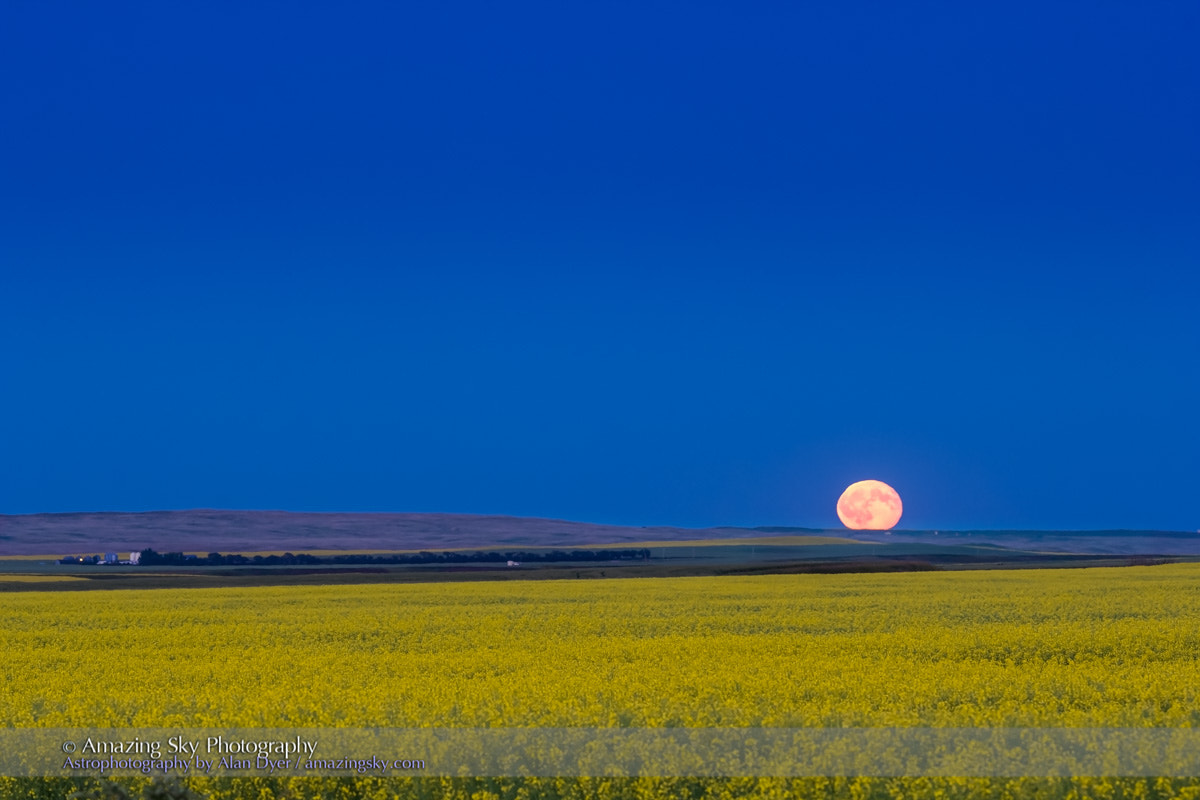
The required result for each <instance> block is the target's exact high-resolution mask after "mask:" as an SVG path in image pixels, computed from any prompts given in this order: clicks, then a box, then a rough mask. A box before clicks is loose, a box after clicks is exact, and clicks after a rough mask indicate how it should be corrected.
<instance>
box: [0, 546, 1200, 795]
mask: <svg viewBox="0 0 1200 800" xmlns="http://www.w3.org/2000/svg"><path fill="white" fill-rule="evenodd" d="M4 604H5V614H4V617H3V621H2V622H0V652H2V653H3V654H4V656H3V659H2V660H0V686H2V687H3V691H0V719H2V720H4V723H3V724H4V725H5V726H6V727H8V728H67V727H102V728H124V727H129V728H138V727H175V728H184V729H186V728H214V727H245V728H272V727H276V728H282V727H289V728H329V727H342V728H373V727H390V728H416V727H436V728H496V727H517V728H535V727H544V728H594V727H600V728H610V727H622V728H665V727H699V728H710V727H714V728H715V727H751V728H831V727H832V728H841V727H854V728H861V727H868V728H871V727H922V726H926V727H946V728H960V727H961V728H978V727H1005V728H1024V727H1081V728H1191V727H1200V705H1198V703H1197V700H1198V698H1200V662H1198V661H1197V653H1200V565H1195V564H1177V565H1164V566H1153V567H1126V568H1111V569H1075V570H1057V569H1039V570H1025V571H1022V570H1012V571H968V572H933V573H930V572H923V573H900V574H861V575H855V574H849V575H769V576H753V577H722V578H671V579H668V578H662V579H642V580H638V579H622V580H611V579H610V580H585V581H571V580H563V581H510V582H496V583H477V582H472V583H434V584H387V585H350V586H299V587H280V586H273V587H253V588H228V589H163V590H138V591H101V592H87V593H80V594H72V593H60V592H58V593H56V592H26V593H20V594H10V595H7V596H5V597H4ZM124 783H125V785H128V786H131V787H137V786H140V785H141V784H144V783H145V781H144V780H141V779H125V780H124ZM190 785H191V786H192V788H193V789H194V790H195V791H197V792H200V793H201V794H203V795H204V796H212V797H220V798H269V797H297V798H302V797H303V798H307V797H344V798H356V797H364V798H390V797H400V798H405V797H461V798H481V799H482V798H534V797H547V798H549V797H579V798H582V797H603V798H608V797H611V798H618V797H620V798H625V797H629V798H659V797H661V798H670V797H694V798H700V797H713V798H726V797H809V796H816V797H847V798H864V797H896V798H900V797H930V798H933V797H996V798H1001V797H1096V798H1116V797H1200V781H1197V780H1193V779H1191V778H1122V777H1111V778H1102V777H1085V778H1076V779H1052V778H1033V777H1031V778H1005V779H1000V778H995V779H989V778H850V777H811V778H808V777H806V778H770V777H767V778H761V779H758V778H604V779H599V778H474V779H472V778H387V779H384V778H368V777H362V778H345V779H343V778H325V779H310V778H289V779H271V778H253V779H250V778H247V779H226V780H219V779H196V780H194V781H193V782H192V783H191V784H190ZM90 787H92V783H90V782H89V781H88V780H84V779H28V778H20V779H18V778H0V794H3V795H4V796H16V797H66V796H67V795H69V794H70V793H72V792H75V791H77V790H80V789H84V790H89V788H90Z"/></svg>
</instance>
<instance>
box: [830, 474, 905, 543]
mask: <svg viewBox="0 0 1200 800" xmlns="http://www.w3.org/2000/svg"><path fill="white" fill-rule="evenodd" d="M903 513H904V506H903V504H901V502H900V495H899V494H898V493H897V492H896V490H895V489H893V488H892V487H890V486H888V485H887V484H886V483H884V482H883V481H859V482H858V483H852V484H850V485H849V486H847V487H846V491H844V492H842V496H841V497H839V498H838V502H837V515H838V519H840V520H841V521H842V524H843V525H845V526H846V527H847V528H851V529H853V530H856V531H886V530H888V529H889V528H893V527H895V525H896V523H897V522H899V521H900V515H901V514H903Z"/></svg>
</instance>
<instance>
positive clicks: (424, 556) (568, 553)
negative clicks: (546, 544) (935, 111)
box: [138, 548, 650, 567]
mask: <svg viewBox="0 0 1200 800" xmlns="http://www.w3.org/2000/svg"><path fill="white" fill-rule="evenodd" d="M649 558H650V551H649V550H648V549H646V548H639V549H634V548H630V549H627V550H608V549H605V550H534V551H530V550H515V551H503V552H502V551H499V550H488V551H477V552H450V551H444V552H441V553H433V552H425V551H422V552H420V553H389V554H384V555H355V554H346V555H336V556H314V555H309V554H308V553H284V554H283V555H281V556H243V555H240V554H238V553H224V554H222V553H209V554H208V555H207V556H193V555H184V554H183V553H159V552H157V551H155V550H151V549H146V550H143V551H142V552H141V558H140V560H139V561H138V564H139V565H141V566H171V567H240V566H260V565H261V566H294V565H295V566H299V565H312V564H489V563H492V564H494V563H501V564H504V563H507V562H509V561H517V562H519V563H522V564H524V563H538V562H547V561H615V560H626V561H628V560H646V559H649Z"/></svg>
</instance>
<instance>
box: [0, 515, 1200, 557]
mask: <svg viewBox="0 0 1200 800" xmlns="http://www.w3.org/2000/svg"><path fill="white" fill-rule="evenodd" d="M764 534H768V535H769V534H777V535H791V536H796V535H800V536H804V535H812V536H839V537H842V538H850V539H857V540H859V541H864V542H879V543H882V544H887V543H901V542H904V543H908V544H912V543H922V544H930V545H943V546H953V545H966V544H970V545H989V546H997V547H1006V548H1011V549H1017V550H1033V551H1047V552H1062V553H1093V554H1114V555H1143V554H1156V555H1200V533H1193V532H1190V531H1127V530H1101V531H1029V530H1008V531H1001V530H970V531H927V530H895V531H891V532H883V531H849V530H845V529H842V528H838V529H826V528H802V527H785V526H759V527H754V528H738V527H717V528H680V527H671V526H662V527H651V526H647V527H636V526H631V525H599V524H594V523H590V522H573V521H569V520H557V519H542V518H538V517H510V516H500V515H483V514H436V513H336V512H335V513H322V512H308V511H303V512H296V511H223V510H217V509H192V510H186V511H136V512H126V511H88V512H70V513H59V514H0V556H6V555H56V554H61V555H70V554H88V553H101V552H112V551H127V550H135V549H137V550H140V549H142V548H146V547H152V548H154V549H155V550H158V551H160V552H166V551H172V550H182V551H201V552H212V551H217V552H222V553H231V552H232V553H236V552H252V551H257V550H291V551H293V552H303V551H306V550H369V549H377V550H450V549H456V548H491V547H570V546H580V545H594V544H622V543H626V542H630V543H632V542H644V541H648V540H654V541H687V540H693V539H737V538H749V537H761V536H763V535H764Z"/></svg>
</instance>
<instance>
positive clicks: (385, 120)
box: [0, 0, 1200, 530]
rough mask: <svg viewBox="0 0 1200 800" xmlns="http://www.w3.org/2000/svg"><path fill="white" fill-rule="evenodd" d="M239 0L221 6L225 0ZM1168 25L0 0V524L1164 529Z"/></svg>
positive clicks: (1175, 355)
mask: <svg viewBox="0 0 1200 800" xmlns="http://www.w3.org/2000/svg"><path fill="white" fill-rule="evenodd" d="M247 5H252V6H253V8H247V7H246V6H247ZM1197 41H1200V6H1198V5H1197V4H1195V3H1192V2H1178V3H1164V2H1148V3H1109V2H1087V3H1085V2H1079V3H1061V2H1045V0H1038V1H1037V2H1005V3H994V4H980V3H960V2H955V3H950V2H947V3H882V2H880V3H855V2H820V3H779V4H758V5H749V4H737V3H656V2H640V3H618V2H598V3H588V4H584V3H576V2H561V1H559V0H556V1H555V2H546V3H518V4H515V5H514V4H504V3H482V2H480V3H461V2H445V3H420V4H418V3H391V2H388V3H369V2H363V3H354V4H330V3H299V2H288V3H278V4H266V3H258V4H241V3H228V4H215V3H206V4H180V3H159V2H146V3H121V4H107V3H106V4H100V5H84V4H79V5H77V6H75V7H74V8H69V9H68V8H64V7H63V6H61V5H58V6H50V5H47V4H44V3H36V2H32V0H17V1H16V2H8V3H4V4H3V5H2V6H0V89H2V94H0V302H2V306H0V308H2V310H3V314H2V316H0V513H27V512H42V511H74V510H142V509H162V508H193V507H221V508H280V509H292V510H324V511H334V510H344V511H456V512H480V513H505V514H517V515H530V516H551V517H564V518H571V519H578V520H588V521H596V522H613V523H629V524H679V525H691V526H705V525H718V524H778V525H811V526H824V525H831V526H832V525H836V524H837V518H836V514H835V512H834V503H835V501H836V499H837V496H838V494H839V493H840V491H841V489H842V488H843V487H844V486H845V485H846V484H848V483H850V482H852V481H854V480H859V479H862V478H868V477H870V478H878V479H881V480H886V481H888V482H890V483H892V484H893V485H894V486H895V487H896V488H897V489H898V490H899V491H900V493H901V494H902V496H903V497H904V500H905V505H906V508H905V511H906V513H905V518H904V520H903V521H902V523H901V527H933V528H949V527H978V528H999V527H1057V528H1094V527H1147V528H1175V529H1187V530H1191V529H1196V528H1200V492H1198V490H1197V486H1198V485H1200V421H1198V420H1200V377H1198V375H1200V333H1198V331H1200V274H1198V273H1200V144H1198V143H1200V110H1198V108H1200V104H1198V101H1197V98H1198V97H1200V55H1198V53H1200V48H1197V46H1196V42H1197Z"/></svg>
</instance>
